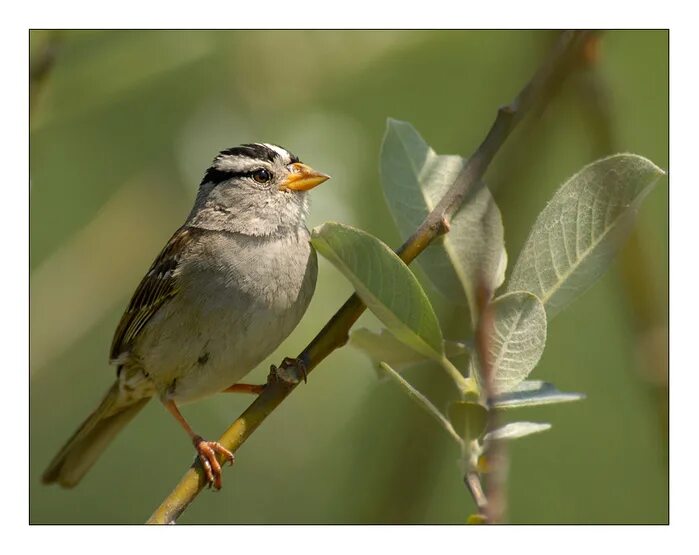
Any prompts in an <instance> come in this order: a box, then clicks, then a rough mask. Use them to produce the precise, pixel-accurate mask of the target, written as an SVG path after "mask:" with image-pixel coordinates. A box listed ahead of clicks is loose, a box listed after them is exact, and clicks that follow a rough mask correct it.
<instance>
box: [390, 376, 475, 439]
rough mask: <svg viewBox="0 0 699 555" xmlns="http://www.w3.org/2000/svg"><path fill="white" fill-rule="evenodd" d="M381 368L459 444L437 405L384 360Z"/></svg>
mask: <svg viewBox="0 0 699 555" xmlns="http://www.w3.org/2000/svg"><path fill="white" fill-rule="evenodd" d="M381 368H383V369H384V370H385V371H386V373H387V375H388V376H390V377H391V378H392V379H393V380H394V381H395V382H396V383H397V384H398V385H400V386H401V388H402V389H403V391H405V392H406V393H407V394H408V396H409V397H410V398H411V399H412V400H413V401H415V402H416V403H417V404H418V405H419V406H420V407H421V408H422V409H424V410H426V411H427V412H428V413H429V414H430V415H431V416H433V417H434V418H435V419H436V420H437V422H439V423H440V424H441V425H442V428H444V429H445V430H446V432H447V433H448V434H449V435H450V436H451V437H452V439H454V440H455V441H456V442H457V443H459V444H461V437H460V436H459V434H457V433H456V431H455V430H454V428H453V427H452V425H451V424H450V423H449V421H448V420H447V419H446V418H444V415H443V414H442V413H441V412H439V410H438V409H437V407H435V406H434V405H433V404H432V403H431V402H430V400H429V399H428V398H427V397H425V396H424V395H423V394H422V393H420V392H419V391H418V390H417V389H415V388H414V387H413V386H412V385H410V384H409V383H408V382H407V381H406V380H405V379H404V378H403V377H402V376H401V375H400V374H399V373H398V372H396V371H395V370H394V369H393V368H391V367H390V366H389V365H388V364H386V363H385V362H382V363H381Z"/></svg>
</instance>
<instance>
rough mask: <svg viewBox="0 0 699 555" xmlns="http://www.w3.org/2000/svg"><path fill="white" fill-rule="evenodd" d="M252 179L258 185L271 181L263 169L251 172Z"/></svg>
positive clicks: (269, 174)
mask: <svg viewBox="0 0 699 555" xmlns="http://www.w3.org/2000/svg"><path fill="white" fill-rule="evenodd" d="M252 178H253V179H254V180H255V181H257V182H258V183H267V182H268V181H269V180H270V179H272V174H271V173H269V172H268V171H267V170H265V169H264V168H261V169H259V170H255V171H254V172H252Z"/></svg>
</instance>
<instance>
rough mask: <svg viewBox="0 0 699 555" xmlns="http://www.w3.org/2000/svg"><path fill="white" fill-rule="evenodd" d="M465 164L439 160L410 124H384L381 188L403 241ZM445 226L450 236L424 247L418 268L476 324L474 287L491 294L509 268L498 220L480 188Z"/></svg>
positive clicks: (450, 158) (456, 158)
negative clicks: (465, 306)
mask: <svg viewBox="0 0 699 555" xmlns="http://www.w3.org/2000/svg"><path fill="white" fill-rule="evenodd" d="M464 164H465V160H464V159H463V158H461V157H460V156H445V155H441V156H440V155H437V154H436V153H435V152H434V151H433V150H432V149H431V148H430V146H429V145H428V144H427V143H426V142H425V141H424V140H423V139H422V137H421V136H420V134H419V133H418V132H417V131H416V130H415V129H414V128H413V127H412V126H411V125H410V124H409V123H406V122H403V121H397V120H393V119H389V120H388V122H387V127H386V134H385V135H384V140H383V144H382V145H381V183H382V185H383V191H384V196H385V197H386V202H387V204H388V207H389V209H390V211H391V214H392V216H393V219H394V220H395V222H396V225H397V226H398V229H399V231H400V233H401V236H402V237H403V238H404V239H405V238H407V237H409V236H410V235H411V234H412V233H413V231H415V229H416V228H417V226H419V225H420V224H421V223H422V221H423V220H424V219H425V218H426V217H427V215H428V214H429V213H430V212H431V211H432V209H433V208H434V207H435V206H436V205H437V204H438V202H439V201H440V200H441V198H442V197H443V196H444V194H445V193H446V192H447V190H448V189H449V187H450V186H451V185H452V184H453V183H454V181H455V179H456V177H457V176H458V175H459V172H461V169H462V168H463V166H464ZM449 225H450V231H449V233H447V234H446V235H445V236H444V237H443V238H442V239H441V240H440V241H436V242H435V243H434V244H433V245H431V246H430V247H428V248H427V249H426V250H425V251H424V252H423V253H422V255H421V256H420V258H419V259H418V260H417V263H418V264H419V265H420V267H421V268H422V270H423V271H424V272H425V274H426V275H427V276H428V277H429V279H430V280H431V281H432V282H433V283H434V285H435V287H436V288H437V290H438V291H440V292H441V293H442V294H443V295H444V296H445V297H446V298H448V299H449V300H450V301H452V302H457V303H459V304H467V303H468V305H469V306H470V307H471V315H472V322H475V321H476V310H475V307H476V306H477V304H476V288H477V286H478V284H479V283H480V282H481V281H483V282H484V283H485V285H486V286H487V287H489V288H490V289H491V290H492V291H494V290H495V289H497V288H498V287H499V286H500V285H501V284H502V282H503V280H504V277H505V268H506V266H507V253H506V251H505V246H504V239H503V237H504V232H503V226H502V217H501V216H500V210H499V209H498V207H497V205H496V204H495V201H494V199H493V196H492V195H491V194H490V191H489V190H488V188H487V187H486V186H485V184H484V183H482V182H481V183H479V184H478V185H477V186H476V187H474V188H473V189H472V190H471V191H470V193H469V196H468V197H467V198H466V199H465V202H464V204H463V206H462V208H461V209H460V210H459V212H457V213H456V214H455V215H454V217H453V218H452V219H451V221H450V222H449Z"/></svg>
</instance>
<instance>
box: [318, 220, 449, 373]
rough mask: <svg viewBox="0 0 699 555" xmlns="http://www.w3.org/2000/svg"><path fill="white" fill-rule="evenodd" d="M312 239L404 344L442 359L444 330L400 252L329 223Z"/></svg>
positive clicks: (361, 233)
mask: <svg viewBox="0 0 699 555" xmlns="http://www.w3.org/2000/svg"><path fill="white" fill-rule="evenodd" d="M311 243H312V244H313V246H314V247H315V248H316V249H317V250H318V252H319V253H320V254H321V255H323V256H324V257H325V258H327V259H328V260H329V261H330V262H331V263H332V264H333V265H334V266H335V267H336V268H338V269H339V270H340V271H341V272H342V273H343V274H344V276H345V277H346V278H347V279H349V280H350V282H351V283H352V285H353V286H354V288H355V290H356V291H357V294H358V295H359V297H360V298H361V299H362V301H363V302H364V304H366V305H367V307H368V308H369V309H370V310H371V311H372V312H373V313H374V314H375V315H376V317H377V318H378V319H379V320H381V322H382V323H383V324H384V325H385V326H386V327H387V328H388V329H389V330H390V331H391V332H392V333H393V335H395V336H396V337H397V338H398V339H400V340H401V341H402V342H404V343H406V344H407V345H409V346H410V347H411V348H412V349H414V350H415V351H417V352H419V353H420V354H422V355H424V356H427V357H430V358H434V359H437V360H441V358H442V357H443V352H444V351H443V345H442V332H441V330H440V328H439V322H438V321H437V317H436V315H435V313H434V309H433V308H432V305H431V304H430V302H429V300H428V298H427V295H425V292H424V291H423V290H422V287H421V286H420V284H419V283H418V281H417V279H416V278H415V276H414V275H413V273H412V272H411V271H410V269H409V268H408V267H407V266H406V265H405V263H404V262H403V261H402V260H401V259H400V258H398V256H397V255H396V254H395V253H394V252H393V251H392V250H391V249H390V248H388V247H387V246H386V245H385V244H384V243H382V242H381V241H380V240H379V239H377V238H376V237H374V236H372V235H370V234H368V233H366V232H364V231H361V230H359V229H356V228H353V227H350V226H347V225H343V224H338V223H335V222H327V223H325V224H323V225H321V226H319V227H317V228H315V229H314V230H313V233H312V234H311Z"/></svg>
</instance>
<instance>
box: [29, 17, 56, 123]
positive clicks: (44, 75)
mask: <svg viewBox="0 0 699 555" xmlns="http://www.w3.org/2000/svg"><path fill="white" fill-rule="evenodd" d="M60 46H61V35H60V34H59V32H58V31H55V30H54V31H48V32H47V36H46V38H45V39H44V42H43V43H42V44H41V46H40V50H39V51H38V52H37V54H36V55H35V56H34V58H33V59H32V63H31V65H30V67H29V115H30V116H33V115H34V110H35V108H36V104H37V101H38V100H39V97H40V96H41V92H42V91H43V90H44V87H45V85H46V83H47V81H48V77H49V75H50V73H51V70H53V68H54V66H55V65H56V59H57V57H58V51H59V50H60Z"/></svg>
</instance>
